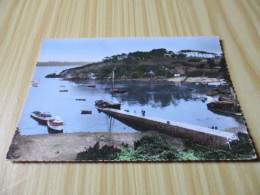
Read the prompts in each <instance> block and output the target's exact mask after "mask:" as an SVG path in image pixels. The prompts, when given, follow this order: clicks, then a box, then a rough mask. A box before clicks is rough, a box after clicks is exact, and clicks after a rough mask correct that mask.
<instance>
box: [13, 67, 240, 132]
mask: <svg viewBox="0 0 260 195" xmlns="http://www.w3.org/2000/svg"><path fill="white" fill-rule="evenodd" d="M71 67H72V66H37V67H36V69H35V72H34V76H33V79H32V80H33V81H36V82H38V83H39V86H38V87H32V86H31V87H30V89H29V93H28V95H27V99H26V102H25V105H24V108H23V111H22V114H21V117H20V121H19V123H18V127H19V130H20V133H21V134H22V135H32V134H47V133H48V130H47V127H46V126H43V125H39V124H38V122H37V121H35V120H34V119H32V118H31V117H30V114H31V112H33V111H41V112H50V113H51V114H52V116H53V117H55V116H60V117H61V118H62V119H63V120H64V131H63V132H64V133H72V132H108V131H111V132H135V131H136V130H135V129H133V128H131V127H128V126H127V125H125V124H123V123H121V122H120V121H118V120H116V119H112V118H110V117H108V116H107V115H106V114H104V113H99V112H98V110H97V109H96V106H95V101H96V100H100V99H102V100H106V101H110V102H121V109H122V110H128V111H129V112H133V113H137V114H140V115H141V114H142V110H144V111H145V115H146V116H153V117H158V118H162V119H166V120H171V121H176V122H182V123H187V124H193V125H199V126H203V127H212V126H214V127H217V128H218V130H223V129H227V128H233V127H237V126H239V125H241V124H243V119H242V116H225V115H221V114H216V113H214V112H212V111H210V110H208V109H207V102H208V101H210V100H211V99H212V98H211V97H208V98H207V100H206V101H202V100H205V99H204V98H205V97H206V96H205V93H206V92H207V91H208V90H209V89H211V88H212V87H214V86H208V85H206V84H197V85H196V84H195V83H173V82H137V81H135V82H130V81H125V82H115V83H114V85H115V87H117V88H118V89H119V90H125V91H127V93H123V94H119V93H117V94H114V93H112V92H111V87H112V82H111V80H109V79H108V80H107V81H86V82H84V83H80V84H76V83H74V82H70V81H64V80H62V79H60V78H45V76H46V75H47V74H50V73H54V72H56V73H59V72H61V71H62V70H64V69H68V68H71ZM89 85H95V86H96V87H93V88H92V87H88V86H89ZM223 87H225V86H223ZM60 90H68V92H59V91H60ZM76 99H85V101H77V100H76ZM82 110H89V111H92V114H86V115H82V114H81V111H82Z"/></svg>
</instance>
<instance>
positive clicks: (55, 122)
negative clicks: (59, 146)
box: [47, 116, 63, 133]
mask: <svg viewBox="0 0 260 195" xmlns="http://www.w3.org/2000/svg"><path fill="white" fill-rule="evenodd" d="M47 126H48V132H49V133H62V132H63V120H61V118H60V117H59V116H57V117H56V118H55V119H50V120H48V121H47Z"/></svg>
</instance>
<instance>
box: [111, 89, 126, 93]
mask: <svg viewBox="0 0 260 195" xmlns="http://www.w3.org/2000/svg"><path fill="white" fill-rule="evenodd" d="M113 92H114V93H126V92H127V91H124V90H115V91H113Z"/></svg>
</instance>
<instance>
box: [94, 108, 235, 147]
mask: <svg viewBox="0 0 260 195" xmlns="http://www.w3.org/2000/svg"><path fill="white" fill-rule="evenodd" d="M98 110H99V111H100V112H104V113H105V114H107V115H109V116H111V117H113V118H116V119H117V120H119V121H121V122H123V123H125V124H127V125H129V126H132V127H134V128H135V127H138V128H139V129H143V130H146V131H147V130H153V131H158V132H160V133H163V134H167V135H170V136H174V137H179V138H183V139H189V140H191V141H194V142H196V143H199V144H203V145H208V146H214V147H219V146H225V145H228V144H229V143H230V142H232V141H233V140H238V137H237V135H236V134H235V133H229V132H224V131H220V130H214V129H210V128H205V127H200V126H196V125H190V124H185V123H179V122H174V121H167V120H165V119H160V118H155V117H150V116H142V115H139V114H134V113H130V112H126V111H122V110H115V109H108V108H98ZM138 128H137V129H138Z"/></svg>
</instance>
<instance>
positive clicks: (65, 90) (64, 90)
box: [59, 89, 69, 92]
mask: <svg viewBox="0 0 260 195" xmlns="http://www.w3.org/2000/svg"><path fill="white" fill-rule="evenodd" d="M68 91H69V90H67V89H63V90H59V92H68Z"/></svg>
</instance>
